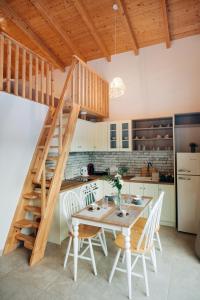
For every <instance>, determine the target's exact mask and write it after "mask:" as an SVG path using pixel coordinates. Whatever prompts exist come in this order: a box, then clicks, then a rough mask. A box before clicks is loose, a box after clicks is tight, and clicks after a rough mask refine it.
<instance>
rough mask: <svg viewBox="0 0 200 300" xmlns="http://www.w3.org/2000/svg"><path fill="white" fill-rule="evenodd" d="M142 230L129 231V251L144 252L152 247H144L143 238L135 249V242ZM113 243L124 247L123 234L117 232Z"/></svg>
mask: <svg viewBox="0 0 200 300" xmlns="http://www.w3.org/2000/svg"><path fill="white" fill-rule="evenodd" d="M141 234H142V232H141V231H133V230H132V231H131V252H136V253H146V252H149V251H150V250H151V249H152V247H150V248H148V249H147V248H146V249H144V247H145V239H143V242H142V244H141V246H140V249H137V244H138V241H139V239H140V237H141ZM115 244H116V246H117V247H119V248H121V249H125V240H124V236H123V234H121V233H120V234H118V235H117V237H116V240H115Z"/></svg>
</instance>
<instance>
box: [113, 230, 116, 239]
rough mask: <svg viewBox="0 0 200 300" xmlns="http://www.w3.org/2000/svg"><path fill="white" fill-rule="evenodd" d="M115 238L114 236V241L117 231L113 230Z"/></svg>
mask: <svg viewBox="0 0 200 300" xmlns="http://www.w3.org/2000/svg"><path fill="white" fill-rule="evenodd" d="M113 236H114V239H115V240H116V231H115V230H113Z"/></svg>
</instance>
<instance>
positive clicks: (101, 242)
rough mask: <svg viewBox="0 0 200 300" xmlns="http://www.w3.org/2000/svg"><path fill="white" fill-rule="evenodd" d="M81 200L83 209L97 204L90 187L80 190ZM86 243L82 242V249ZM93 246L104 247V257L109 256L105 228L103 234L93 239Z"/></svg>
mask: <svg viewBox="0 0 200 300" xmlns="http://www.w3.org/2000/svg"><path fill="white" fill-rule="evenodd" d="M80 198H81V205H82V207H83V208H84V207H86V206H88V205H90V204H92V203H94V202H96V195H95V193H94V191H93V190H92V188H91V187H90V186H87V185H86V186H82V188H81V189H80ZM84 243H85V241H84V240H82V242H81V247H82V245H83V244H84ZM92 244H93V246H98V247H102V249H103V252H104V255H105V256H107V255H108V249H107V243H106V238H105V233H104V228H101V232H100V233H99V234H98V235H97V236H96V237H95V238H93V239H92Z"/></svg>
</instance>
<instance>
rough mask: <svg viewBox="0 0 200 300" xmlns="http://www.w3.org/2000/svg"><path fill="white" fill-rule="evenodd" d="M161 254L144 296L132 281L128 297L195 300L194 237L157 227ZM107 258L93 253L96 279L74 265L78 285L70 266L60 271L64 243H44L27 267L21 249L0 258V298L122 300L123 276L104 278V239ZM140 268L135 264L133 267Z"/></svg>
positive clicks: (108, 263) (198, 285) (199, 275)
mask: <svg viewBox="0 0 200 300" xmlns="http://www.w3.org/2000/svg"><path fill="white" fill-rule="evenodd" d="M161 239H162V244H163V249H164V251H163V254H162V255H161V254H160V253H157V254H158V255H157V258H158V273H157V274H155V273H154V272H152V268H151V265H150V264H149V265H148V270H149V272H148V275H149V284H150V297H148V298H147V297H146V296H145V293H144V282H143V280H141V279H139V278H135V277H133V299H135V300H141V299H149V300H200V263H199V261H198V260H197V258H196V257H195V255H194V251H193V249H194V237H193V236H192V235H186V234H181V233H177V232H176V231H175V230H174V229H170V228H167V227H162V229H161ZM107 241H108V248H109V256H108V257H104V256H103V254H102V252H101V249H96V250H95V258H96V263H97V271H98V276H97V277H95V276H94V275H93V273H92V272H91V266H90V264H89V263H88V262H86V261H80V262H79V266H78V281H77V282H76V283H74V282H73V279H72V278H73V273H72V270H73V262H72V258H70V260H69V264H68V268H67V269H66V270H63V266H62V264H63V259H64V254H65V247H66V241H65V242H64V243H63V245H62V247H59V246H56V245H53V244H49V245H48V247H47V251H46V256H45V258H44V259H43V261H42V262H41V263H40V264H39V265H37V266H35V267H33V268H30V267H29V266H28V264H27V252H26V250H24V249H23V248H20V249H17V250H16V251H15V252H14V253H12V254H10V255H8V256H6V257H1V258H0V299H1V300H11V299H12V300H18V299H20V300H24V299H26V300H28V299H40V300H43V299H44V300H45V299H48V300H51V299H52V300H54V299H56V300H63V299H65V300H69V299H70V300H82V299H83V300H110V299H115V300H123V299H127V281H126V275H125V274H123V273H121V272H120V273H119V272H116V273H115V275H114V278H113V281H112V283H111V284H109V283H108V276H109V273H110V270H111V267H112V264H113V259H114V257H115V253H116V248H115V245H114V243H113V240H112V237H111V236H108V239H107ZM138 268H140V266H138Z"/></svg>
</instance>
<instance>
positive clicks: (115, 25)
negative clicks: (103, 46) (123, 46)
mask: <svg viewBox="0 0 200 300" xmlns="http://www.w3.org/2000/svg"><path fill="white" fill-rule="evenodd" d="M116 45H117V11H115V55H116V54H117V53H116V52H117V51H116V48H117V47H116Z"/></svg>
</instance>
